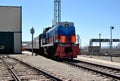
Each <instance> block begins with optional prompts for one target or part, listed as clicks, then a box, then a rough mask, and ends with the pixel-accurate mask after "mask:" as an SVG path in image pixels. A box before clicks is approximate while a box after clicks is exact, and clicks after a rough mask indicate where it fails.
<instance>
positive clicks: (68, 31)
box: [45, 25, 75, 39]
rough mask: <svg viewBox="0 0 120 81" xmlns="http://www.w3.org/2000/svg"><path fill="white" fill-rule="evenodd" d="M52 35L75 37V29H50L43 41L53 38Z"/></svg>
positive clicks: (60, 27)
mask: <svg viewBox="0 0 120 81" xmlns="http://www.w3.org/2000/svg"><path fill="white" fill-rule="evenodd" d="M54 35H56V36H59V35H63V36H67V37H68V36H71V35H75V27H74V26H73V25H72V26H70V27H64V26H62V25H59V26H58V27H54V28H51V29H50V30H49V31H47V32H46V35H45V39H50V38H53V37H54Z"/></svg>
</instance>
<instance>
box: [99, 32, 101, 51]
mask: <svg viewBox="0 0 120 81" xmlns="http://www.w3.org/2000/svg"><path fill="white" fill-rule="evenodd" d="M99 46H100V51H101V34H100V33H99Z"/></svg>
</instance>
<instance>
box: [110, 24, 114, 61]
mask: <svg viewBox="0 0 120 81" xmlns="http://www.w3.org/2000/svg"><path fill="white" fill-rule="evenodd" d="M113 29H114V27H113V26H110V56H111V62H113V60H112V52H111V51H112V41H113V40H112V30H113Z"/></svg>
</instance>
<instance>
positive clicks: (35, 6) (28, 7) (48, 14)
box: [0, 0, 120, 46]
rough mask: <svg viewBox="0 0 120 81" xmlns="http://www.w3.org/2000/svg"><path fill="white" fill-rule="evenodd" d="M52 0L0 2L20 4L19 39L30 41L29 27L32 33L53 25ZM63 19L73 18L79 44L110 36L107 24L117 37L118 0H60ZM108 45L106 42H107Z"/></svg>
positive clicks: (119, 33) (119, 22)
mask: <svg viewBox="0 0 120 81" xmlns="http://www.w3.org/2000/svg"><path fill="white" fill-rule="evenodd" d="M53 1H54V0H0V5H2V6H6V5H7V6H22V37H23V38H22V40H23V41H31V34H30V28H31V27H34V29H35V34H34V37H36V36H38V35H39V34H40V33H42V31H43V28H45V27H49V26H51V25H52V19H53V16H54V12H53V10H54V9H53V8H54V7H53V6H54V4H53ZM61 2H62V5H61V6H62V7H61V19H62V21H70V22H74V25H75V27H76V33H77V34H79V35H80V37H81V43H82V46H86V45H88V44H89V39H91V38H98V37H99V33H101V38H110V26H114V27H115V28H114V30H113V38H118V39H120V0H61ZM107 45H108V44H107Z"/></svg>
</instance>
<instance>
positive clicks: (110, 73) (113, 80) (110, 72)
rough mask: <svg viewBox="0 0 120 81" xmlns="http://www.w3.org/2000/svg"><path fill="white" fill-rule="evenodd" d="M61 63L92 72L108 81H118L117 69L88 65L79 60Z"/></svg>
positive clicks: (119, 74)
mask: <svg viewBox="0 0 120 81" xmlns="http://www.w3.org/2000/svg"><path fill="white" fill-rule="evenodd" d="M63 63H66V64H68V65H70V66H73V67H78V68H82V69H85V70H88V71H91V72H94V73H96V74H98V75H101V76H103V77H105V78H107V79H110V81H120V69H118V68H112V67H108V66H103V65H98V64H93V63H88V62H84V61H79V60H72V61H69V60H67V61H66V60H64V61H63Z"/></svg>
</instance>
